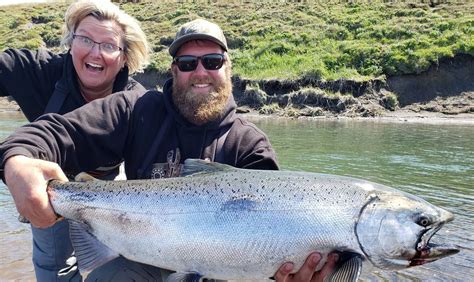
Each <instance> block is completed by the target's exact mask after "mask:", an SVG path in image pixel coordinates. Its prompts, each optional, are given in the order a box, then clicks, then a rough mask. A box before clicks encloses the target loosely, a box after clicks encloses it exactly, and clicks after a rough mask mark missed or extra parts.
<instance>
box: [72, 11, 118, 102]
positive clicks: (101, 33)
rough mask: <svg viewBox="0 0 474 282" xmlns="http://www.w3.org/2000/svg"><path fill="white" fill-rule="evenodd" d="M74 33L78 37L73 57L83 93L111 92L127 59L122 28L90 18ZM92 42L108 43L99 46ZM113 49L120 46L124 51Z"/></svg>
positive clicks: (74, 41)
mask: <svg viewBox="0 0 474 282" xmlns="http://www.w3.org/2000/svg"><path fill="white" fill-rule="evenodd" d="M74 34H75V35H76V36H75V37H74V39H73V41H72V46H71V55H72V61H73V64H74V68H75V69H76V73H77V75H78V77H79V85H80V87H81V90H83V92H100V91H104V90H105V89H108V88H110V89H111V88H112V86H113V83H114V80H115V77H116V75H117V73H118V72H119V71H120V69H121V68H123V66H124V65H125V63H126V60H127V58H126V56H125V53H124V51H123V48H124V46H123V43H122V36H123V31H122V29H121V28H120V26H119V25H118V24H117V23H116V22H114V21H110V20H104V21H99V20H97V19H96V18H94V17H92V16H87V17H85V18H84V19H83V20H82V21H81V22H80V23H79V25H78V26H77V28H76V31H75V33H74ZM93 41H95V42H97V43H108V44H102V45H101V46H100V47H99V44H96V43H93ZM91 45H92V46H91ZM111 46H112V47H114V46H118V47H120V48H121V49H122V50H116V51H112V52H111V48H110V47H111ZM106 47H108V48H106ZM106 49H107V50H106ZM112 49H113V48H112ZM84 90H85V91H84ZM89 98H92V99H94V98H99V97H89Z"/></svg>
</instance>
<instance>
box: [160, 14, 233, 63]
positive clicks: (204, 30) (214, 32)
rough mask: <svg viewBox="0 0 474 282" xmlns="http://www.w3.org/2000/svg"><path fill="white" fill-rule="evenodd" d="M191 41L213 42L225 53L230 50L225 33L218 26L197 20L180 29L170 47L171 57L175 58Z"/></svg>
mask: <svg viewBox="0 0 474 282" xmlns="http://www.w3.org/2000/svg"><path fill="white" fill-rule="evenodd" d="M191 40H211V41H213V42H215V43H217V44H219V45H220V46H221V47H222V48H223V49H224V50H225V51H227V49H228V48H227V41H226V40H225V36H224V33H223V32H222V29H221V28H220V27H219V26H218V25H216V24H215V23H211V22H209V21H206V20H203V19H197V20H193V21H190V22H188V23H185V24H183V25H182V26H181V27H180V28H179V31H178V32H177V33H176V38H175V39H174V41H173V43H171V45H170V48H169V53H170V55H171V56H172V57H174V56H175V55H176V53H177V52H178V50H179V48H180V47H181V46H183V44H184V43H186V42H188V41H191Z"/></svg>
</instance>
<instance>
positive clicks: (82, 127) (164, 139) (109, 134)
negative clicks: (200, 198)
mask: <svg viewBox="0 0 474 282" xmlns="http://www.w3.org/2000/svg"><path fill="white" fill-rule="evenodd" d="M227 51H228V47H227V42H226V39H225V37H224V34H223V32H222V30H221V29H220V28H219V26H217V25H216V24H214V23H210V22H208V21H205V20H195V21H192V22H189V23H187V24H184V25H183V26H182V27H181V28H180V30H179V31H178V33H177V34H176V38H175V40H174V41H173V43H172V44H171V46H170V48H169V52H170V54H171V56H172V57H173V61H172V64H171V70H172V73H173V78H172V79H171V80H169V81H167V82H166V83H165V85H164V87H163V93H161V92H158V91H146V92H142V91H134V92H132V91H130V92H119V93H116V94H114V95H110V96H108V97H106V98H105V99H98V100H95V101H93V102H90V103H88V104H87V105H85V106H84V107H82V108H79V109H77V110H75V111H73V112H70V113H68V114H65V115H62V116H61V115H57V114H48V115H44V116H42V117H40V118H39V119H38V120H37V121H35V122H33V123H31V124H29V125H26V126H24V127H22V128H20V129H19V130H17V131H16V132H15V133H14V134H12V135H11V136H9V137H8V138H7V139H6V140H5V141H4V142H3V143H2V144H0V176H1V177H2V179H3V180H4V182H5V183H6V184H7V186H8V187H9V189H10V192H11V194H12V196H13V199H14V201H15V204H16V206H17V209H18V211H19V213H20V214H21V215H22V216H24V217H26V218H27V219H29V220H30V222H31V223H32V224H33V225H34V226H37V227H40V228H41V227H48V226H49V225H51V224H52V223H54V222H55V220H57V217H56V214H55V213H54V211H53V208H52V207H51V204H50V203H49V199H48V194H47V192H46V188H47V183H48V181H49V180H50V179H60V180H64V181H67V180H68V178H67V176H66V175H68V176H73V175H76V174H78V173H79V172H82V171H90V170H92V169H94V168H96V167H100V166H107V165H108V164H111V163H117V162H120V161H122V160H124V162H125V173H126V176H127V179H147V178H161V177H173V176H178V175H179V171H180V169H181V164H182V163H183V162H184V160H185V159H187V158H200V159H207V160H210V161H215V162H220V163H225V164H228V165H232V166H234V167H239V168H247V169H278V165H277V161H276V155H275V152H274V150H273V148H272V147H271V145H270V142H269V141H268V138H267V137H266V136H265V134H264V133H263V132H262V131H260V130H259V129H258V128H257V127H256V126H255V125H254V124H252V123H250V122H248V121H246V120H245V119H244V118H243V117H242V116H239V115H237V114H236V111H235V109H236V104H235V102H234V99H233V96H232V83H231V60H230V57H229V54H228V53H227ZM58 164H59V166H58ZM82 255H85V256H87V257H86V259H90V258H91V257H92V258H94V259H96V260H98V261H94V262H93V264H94V265H96V266H101V267H99V268H97V269H96V270H95V271H92V272H91V273H90V275H89V276H88V277H87V279H86V281H87V280H91V281H92V280H100V281H102V280H110V281H115V280H120V281H124V280H134V281H142V280H143V281H145V280H148V281H149V280H154V281H159V280H162V279H163V278H164V276H166V275H167V274H166V273H167V272H166V271H164V270H160V269H158V268H155V267H152V266H149V265H145V264H142V263H138V262H133V261H129V260H127V259H125V258H123V257H121V256H120V257H118V258H115V259H113V257H110V256H108V257H107V260H102V259H104V258H103V257H100V256H93V254H82ZM110 259H113V260H110ZM320 260H321V255H320V254H318V253H312V254H310V256H309V257H308V259H307V261H306V262H305V264H304V265H303V266H302V267H301V268H300V270H299V271H297V272H296V273H293V274H290V273H292V272H293V264H292V263H291V262H287V263H284V264H283V265H282V266H281V267H280V269H278V270H276V269H275V271H276V273H275V276H274V278H275V279H276V280H277V281H310V280H312V281H320V280H321V281H322V278H323V277H325V276H326V275H327V274H328V273H329V272H330V271H332V269H333V268H334V265H335V262H336V260H337V256H336V255H332V256H330V257H329V259H328V262H327V263H326V264H325V266H324V267H323V268H322V269H321V270H320V271H317V272H315V268H316V265H317V264H318V263H319V261H320ZM78 261H79V267H80V265H81V257H80V256H79V257H78ZM91 264H92V263H91ZM72 267H73V266H72Z"/></svg>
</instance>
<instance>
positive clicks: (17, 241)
mask: <svg viewBox="0 0 474 282" xmlns="http://www.w3.org/2000/svg"><path fill="white" fill-rule="evenodd" d="M253 121H254V122H255V123H256V124H257V125H258V126H259V127H260V128H261V129H262V130H263V131H264V132H266V133H267V135H268V136H269V138H270V140H271V142H272V145H273V146H274V148H275V150H276V152H277V154H278V158H279V161H280V165H281V167H282V168H283V169H287V170H302V171H312V172H323V173H331V174H339V175H347V176H353V177H358V178H364V179H368V180H371V181H375V182H379V183H382V184H385V185H388V186H391V187H394V188H397V189H400V190H403V191H406V192H409V193H412V194H415V195H418V196H420V197H422V198H424V199H426V200H427V201H429V202H431V203H433V204H435V205H438V206H441V207H444V208H445V209H447V210H449V211H451V212H452V213H454V215H455V220H454V221H453V222H451V223H449V224H447V225H446V226H445V227H443V228H442V229H441V230H440V231H439V232H438V233H437V235H435V237H433V241H434V242H437V243H443V242H446V243H449V244H454V245H457V246H459V248H460V249H461V252H460V253H459V254H456V255H454V256H451V257H448V258H444V259H441V260H439V261H436V262H434V263H430V264H427V265H424V266H418V267H415V268H410V269H407V270H403V271H398V272H388V271H381V270H376V269H370V268H365V269H364V271H363V274H362V277H361V279H362V280H364V281H377V280H385V281H393V280H396V281H420V280H421V281H468V280H471V279H473V278H472V277H474V237H473V234H474V205H473V204H474V190H473V189H474V126H473V125H472V124H464V125H462V124H459V125H456V124H438V125H436V124H427V123H382V122H374V121H354V120H311V121H307V120H306V121H305V120H288V119H273V118H268V119H265V118H264V119H255V120H253ZM24 123H26V120H25V119H24V118H23V116H22V115H21V114H5V113H0V140H3V138H5V137H6V136H7V135H8V134H10V133H11V132H12V131H13V130H14V129H15V128H17V127H19V126H21V125H22V124H24ZM0 212H1V214H2V216H1V217H0V252H1V255H0V281H3V280H9V279H18V280H31V279H33V277H34V274H33V270H32V269H33V268H32V265H31V235H30V231H29V226H28V225H26V224H21V223H19V222H18V221H17V212H16V209H15V207H14V204H13V201H12V199H11V196H10V194H9V192H8V189H7V188H6V187H5V186H4V185H3V183H2V184H0ZM471 281H472V280H471Z"/></svg>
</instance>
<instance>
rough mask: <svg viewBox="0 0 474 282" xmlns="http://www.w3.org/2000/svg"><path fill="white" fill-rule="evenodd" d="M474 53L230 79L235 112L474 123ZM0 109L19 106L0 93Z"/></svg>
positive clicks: (160, 77) (156, 83) (156, 80)
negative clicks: (399, 65)
mask: <svg viewBox="0 0 474 282" xmlns="http://www.w3.org/2000/svg"><path fill="white" fill-rule="evenodd" d="M168 77H169V74H168V73H164V74H161V73H152V72H148V73H142V74H139V75H137V76H135V78H136V79H137V80H138V81H139V82H140V83H142V84H143V85H144V86H145V87H147V88H148V89H152V88H160V85H163V83H164V82H165V81H166V79H167V78H168ZM473 77H474V57H472V56H469V55H458V56H456V57H454V58H450V59H443V60H440V61H439V62H438V63H437V64H434V65H432V66H431V68H430V69H429V70H427V71H426V72H423V73H420V74H410V75H402V76H396V77H389V78H387V79H373V80H370V81H351V80H337V81H323V80H314V79H309V78H301V79H299V80H296V81H280V80H260V81H251V80H246V79H241V78H239V77H234V78H233V84H234V96H235V98H236V101H237V104H238V105H239V111H240V112H241V113H249V114H252V115H272V116H282V117H317V118H319V117H323V118H366V117H372V118H377V119H380V120H393V121H412V120H421V121H428V120H433V121H435V120H436V121H447V120H451V121H453V122H462V123H464V122H466V121H467V122H472V123H474V79H472V78H473ZM0 111H19V107H18V105H16V103H15V102H14V101H12V100H11V99H9V98H5V97H0Z"/></svg>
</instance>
